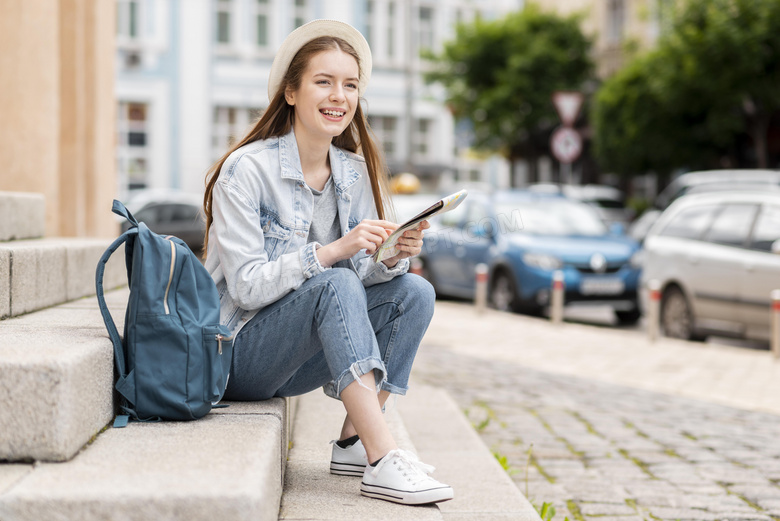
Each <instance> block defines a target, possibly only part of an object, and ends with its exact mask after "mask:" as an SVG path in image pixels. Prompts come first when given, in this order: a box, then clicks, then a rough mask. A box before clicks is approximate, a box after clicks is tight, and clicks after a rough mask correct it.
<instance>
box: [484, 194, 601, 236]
mask: <svg viewBox="0 0 780 521" xmlns="http://www.w3.org/2000/svg"><path fill="white" fill-rule="evenodd" d="M518 209H519V210H520V212H519V213H520V221H521V224H522V226H521V227H522V230H523V232H524V233H529V234H533V235H556V236H571V235H581V236H590V237H594V236H600V235H606V234H607V233H608V232H607V228H606V226H605V225H604V223H603V221H602V220H601V219H600V218H599V216H598V214H597V213H596V211H595V210H594V208H593V207H592V206H590V205H587V204H585V203H573V202H571V201H567V200H562V199H558V200H553V199H547V200H544V201H534V202H531V201H529V202H522V203H514V204H510V203H502V204H499V205H498V206H497V207H496V215H498V217H499V225H500V224H501V219H502V218H503V219H506V218H514V216H515V215H516V212H517V210H518ZM513 222H514V221H513Z"/></svg>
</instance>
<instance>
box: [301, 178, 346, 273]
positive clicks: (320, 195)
mask: <svg viewBox="0 0 780 521" xmlns="http://www.w3.org/2000/svg"><path fill="white" fill-rule="evenodd" d="M309 189H310V190H311V193H312V194H313V195H314V215H312V218H311V226H310V227H309V238H308V239H307V242H318V243H320V244H322V245H323V246H324V245H326V244H330V243H332V242H333V241H335V240H337V239H340V238H341V231H340V229H339V209H338V206H337V205H336V187H335V185H334V184H333V177H329V178H328V181H327V182H326V183H325V187H324V188H323V189H322V191H319V190H315V189H314V188H312V187H309ZM333 267H334V268H336V267H338V268H349V267H350V263H349V262H348V261H339V262H337V263H336V264H334V265H333Z"/></svg>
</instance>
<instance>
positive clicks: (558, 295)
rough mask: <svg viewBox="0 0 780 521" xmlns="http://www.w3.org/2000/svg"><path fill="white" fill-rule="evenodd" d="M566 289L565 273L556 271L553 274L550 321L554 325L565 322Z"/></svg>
mask: <svg viewBox="0 0 780 521" xmlns="http://www.w3.org/2000/svg"><path fill="white" fill-rule="evenodd" d="M564 288H565V284H564V281H563V272H562V271H561V270H555V271H554V272H553V282H552V296H551V298H550V321H551V322H552V323H553V324H560V323H561V322H563V300H564Z"/></svg>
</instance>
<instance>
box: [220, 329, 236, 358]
mask: <svg viewBox="0 0 780 521" xmlns="http://www.w3.org/2000/svg"><path fill="white" fill-rule="evenodd" d="M223 340H226V341H230V340H233V337H232V336H222V335H221V334H219V333H217V345H218V346H219V354H222V341H223Z"/></svg>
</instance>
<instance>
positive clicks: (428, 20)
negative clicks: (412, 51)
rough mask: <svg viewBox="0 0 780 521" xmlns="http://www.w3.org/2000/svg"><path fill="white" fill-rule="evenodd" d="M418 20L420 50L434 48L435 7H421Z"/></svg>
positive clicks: (418, 44)
mask: <svg viewBox="0 0 780 521" xmlns="http://www.w3.org/2000/svg"><path fill="white" fill-rule="evenodd" d="M418 14H419V18H418V21H417V46H418V50H422V49H429V50H433V42H434V39H433V8H431V7H420V9H419V13H418Z"/></svg>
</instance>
